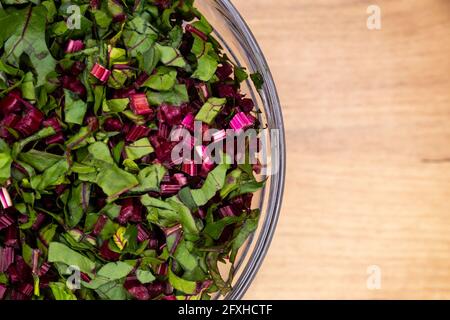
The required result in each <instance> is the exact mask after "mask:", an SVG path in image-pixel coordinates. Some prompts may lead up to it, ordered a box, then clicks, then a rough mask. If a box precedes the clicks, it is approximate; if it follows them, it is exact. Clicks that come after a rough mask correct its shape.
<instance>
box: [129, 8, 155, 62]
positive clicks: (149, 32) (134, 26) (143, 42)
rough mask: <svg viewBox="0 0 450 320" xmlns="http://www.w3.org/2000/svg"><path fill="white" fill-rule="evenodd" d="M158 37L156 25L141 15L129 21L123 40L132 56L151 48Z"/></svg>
mask: <svg viewBox="0 0 450 320" xmlns="http://www.w3.org/2000/svg"><path fill="white" fill-rule="evenodd" d="M157 38H158V34H157V33H156V32H155V30H154V27H153V26H152V25H151V24H150V22H148V21H146V20H145V19H143V18H141V17H136V18H134V19H133V20H130V21H129V22H127V24H126V26H125V30H124V31H123V40H124V43H125V46H126V47H127V48H128V52H129V53H130V55H131V56H132V57H136V56H137V55H138V54H143V53H145V52H147V51H148V50H150V48H151V47H152V46H153V44H154V43H155V41H156V39H157Z"/></svg>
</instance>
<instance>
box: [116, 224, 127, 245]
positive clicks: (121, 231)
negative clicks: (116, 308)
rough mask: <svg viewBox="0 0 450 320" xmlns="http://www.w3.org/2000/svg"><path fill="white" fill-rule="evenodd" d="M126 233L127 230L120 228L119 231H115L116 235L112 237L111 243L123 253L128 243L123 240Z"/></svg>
mask: <svg viewBox="0 0 450 320" xmlns="http://www.w3.org/2000/svg"><path fill="white" fill-rule="evenodd" d="M126 231H127V229H126V228H125V227H120V228H119V229H117V231H116V233H115V234H114V236H113V241H114V243H115V244H116V246H117V248H119V250H120V251H123V249H124V248H125V246H126V245H127V242H128V240H127V239H125V232H126Z"/></svg>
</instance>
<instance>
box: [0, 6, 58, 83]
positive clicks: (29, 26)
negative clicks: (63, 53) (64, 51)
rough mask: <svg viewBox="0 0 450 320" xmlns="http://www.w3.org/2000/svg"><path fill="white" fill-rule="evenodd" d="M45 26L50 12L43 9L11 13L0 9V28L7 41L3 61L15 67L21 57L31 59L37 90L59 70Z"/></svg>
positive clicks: (37, 8)
mask: <svg viewBox="0 0 450 320" xmlns="http://www.w3.org/2000/svg"><path fill="white" fill-rule="evenodd" d="M46 24H47V8H46V7H45V6H42V5H40V6H29V7H28V8H26V9H23V10H11V11H9V12H6V11H5V10H2V9H0V28H2V30H3V32H4V33H3V34H4V36H3V40H4V41H5V46H4V49H5V54H4V57H5V59H7V61H8V62H9V63H11V64H12V65H14V66H18V62H19V60H20V56H21V55H22V54H26V55H28V57H29V58H30V61H31V63H32V65H33V66H34V68H35V70H36V73H37V84H36V86H37V87H40V86H42V85H43V84H44V83H45V80H46V77H47V75H48V74H49V73H51V72H53V71H54V70H55V67H56V60H55V59H54V58H53V57H52V55H51V53H50V51H49V50H48V48H47V44H46V39H45V34H46V32H45V31H46V30H45V29H46ZM11 31H12V32H11Z"/></svg>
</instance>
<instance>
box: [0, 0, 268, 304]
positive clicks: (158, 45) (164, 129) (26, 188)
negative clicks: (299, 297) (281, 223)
mask: <svg viewBox="0 0 450 320" xmlns="http://www.w3.org/2000/svg"><path fill="white" fill-rule="evenodd" d="M193 2H194V1H193V0H184V1H183V0H179V1H175V0H142V1H135V0H122V1H118V0H91V1H88V0H78V1H76V0H74V1H57V0H44V1H25V0H23V1H10V0H8V1H7V0H1V1H0V3H1V4H0V28H1V31H0V200H1V206H0V300H3V299H6V300H9V299H12V300H30V299H33V300H52V299H56V300H92V299H112V300H124V299H138V300H151V299H163V300H174V299H210V298H212V297H214V296H215V295H216V294H217V293H220V294H222V295H225V294H227V293H228V292H229V291H230V290H231V280H232V275H233V274H232V272H230V277H228V276H226V277H225V279H224V276H223V272H222V273H221V272H219V270H220V269H223V266H226V264H228V266H227V267H226V268H228V269H231V270H233V267H230V266H231V265H232V264H234V263H235V262H236V259H237V258H236V257H237V253H238V250H239V249H240V248H241V247H242V246H243V245H244V243H245V242H246V240H247V239H248V238H249V236H250V235H251V234H252V233H253V232H254V231H255V230H256V228H257V225H258V217H259V211H258V209H252V197H253V194H254V193H255V192H256V191H258V190H259V189H260V188H262V187H263V184H264V183H263V182H258V181H257V179H256V176H257V174H256V173H258V170H257V166H252V164H250V163H244V164H233V163H232V161H230V160H231V159H233V158H235V157H236V156H237V153H239V152H240V153H242V152H244V153H245V152H248V150H234V151H233V152H234V154H230V152H229V151H228V150H226V152H224V153H223V154H222V159H223V160H228V161H224V162H222V163H217V162H214V161H213V159H212V157H210V156H209V155H208V153H207V152H206V149H207V147H208V145H209V144H211V143H213V142H214V143H217V142H221V141H224V140H225V139H226V138H227V132H228V131H229V130H232V131H234V132H236V133H237V134H238V133H242V131H243V130H247V129H249V128H251V129H256V130H258V129H259V128H261V127H262V126H261V124H260V122H259V120H258V117H257V112H256V111H255V108H254V102H253V101H252V100H251V99H248V98H245V95H244V94H243V93H242V92H241V90H240V88H241V83H242V82H244V81H247V80H253V82H254V83H255V86H256V87H257V88H258V89H259V88H261V86H262V85H263V79H262V76H261V75H260V74H258V73H255V74H251V75H249V74H248V73H247V72H246V70H244V69H243V68H239V67H237V66H235V65H234V64H233V63H232V62H231V61H230V60H229V59H228V57H227V56H226V54H224V53H223V51H222V48H221V47H220V45H219V43H218V42H217V41H216V40H215V39H214V37H213V35H212V34H213V27H212V26H211V25H210V24H209V23H208V21H207V20H206V19H205V17H204V16H202V14H201V13H200V12H199V11H198V10H197V9H195V7H194V4H193ZM71 5H72V6H73V5H75V6H76V8H77V9H78V10H79V12H80V13H81V16H76V12H77V11H76V10H74V8H69V7H70V6H71ZM74 14H75V16H74ZM194 123H195V125H197V124H198V123H199V124H200V130H201V132H205V131H207V130H208V129H217V130H216V132H215V133H214V134H212V137H211V138H212V139H204V138H200V141H199V139H195V138H192V139H191V140H189V141H184V140H183V143H184V144H186V145H188V146H189V149H188V150H190V151H191V152H192V155H195V156H197V157H199V158H200V160H201V162H200V163H198V162H194V160H193V159H183V158H180V159H173V156H172V151H173V149H174V148H175V147H176V146H177V144H178V143H179V141H173V140H172V139H171V135H172V133H173V132H174V130H175V131H176V130H178V129H185V130H188V131H189V132H191V133H192V134H193V133H194V128H195V126H194ZM193 136H194V134H193ZM200 137H202V136H201V135H200ZM183 156H185V155H183ZM192 158H194V156H192ZM77 276H78V278H79V281H78V284H79V285H78V286H77V281H76V280H77V279H76V277H77ZM74 279H75V281H74Z"/></svg>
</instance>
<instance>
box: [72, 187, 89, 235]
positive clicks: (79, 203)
mask: <svg viewBox="0 0 450 320" xmlns="http://www.w3.org/2000/svg"><path fill="white" fill-rule="evenodd" d="M90 194H91V186H90V184H89V183H80V184H79V185H78V186H76V187H73V188H72V192H71V194H70V198H69V201H68V203H67V206H68V211H69V215H68V217H67V219H66V222H67V224H68V226H69V227H71V228H73V227H75V226H76V225H78V223H79V222H80V221H81V219H82V218H83V216H84V215H85V214H86V213H87V211H88V208H89V198H90Z"/></svg>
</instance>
